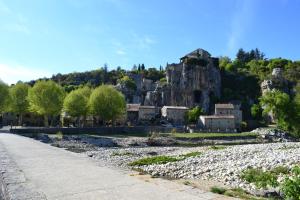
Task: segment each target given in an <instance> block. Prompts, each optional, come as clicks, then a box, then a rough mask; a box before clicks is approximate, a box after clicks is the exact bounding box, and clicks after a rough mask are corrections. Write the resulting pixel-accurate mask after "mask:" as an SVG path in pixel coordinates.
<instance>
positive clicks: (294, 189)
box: [281, 166, 300, 199]
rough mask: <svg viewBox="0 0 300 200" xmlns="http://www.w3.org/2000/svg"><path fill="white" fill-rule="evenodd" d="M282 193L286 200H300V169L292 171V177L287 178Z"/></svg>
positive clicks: (296, 168)
mask: <svg viewBox="0 0 300 200" xmlns="http://www.w3.org/2000/svg"><path fill="white" fill-rule="evenodd" d="M281 191H282V192H283V193H284V196H285V198H286V199H300V167H298V166H296V167H294V168H293V169H292V176H290V177H286V178H285V180H284V182H283V184H282V185H281Z"/></svg>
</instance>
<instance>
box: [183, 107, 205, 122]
mask: <svg viewBox="0 0 300 200" xmlns="http://www.w3.org/2000/svg"><path fill="white" fill-rule="evenodd" d="M203 113H204V112H203V109H202V108H201V107H199V106H196V107H195V108H193V109H191V110H189V111H188V112H187V113H186V120H187V121H188V122H189V123H197V121H198V119H199V116H200V115H202V114H203Z"/></svg>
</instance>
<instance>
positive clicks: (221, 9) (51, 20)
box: [0, 0, 300, 84]
mask: <svg viewBox="0 0 300 200" xmlns="http://www.w3.org/2000/svg"><path fill="white" fill-rule="evenodd" d="M299 11H300V0H206V1H204V0H151V1H150V0H26V1H24V0H0V78H1V79H2V80H3V81H5V82H7V83H9V84H11V83H14V82H16V81H18V80H23V81H28V80H31V79H35V78H39V77H49V76H51V75H52V74H56V73H68V72H74V71H78V72H80V71H87V70H92V69H96V68H99V67H101V66H103V64H104V63H107V64H108V67H109V69H113V68H116V67H117V66H122V67H123V68H125V69H131V68H132V66H133V64H135V63H136V64H138V63H145V65H146V67H159V65H162V66H165V65H166V63H167V62H169V63H173V62H178V60H179V58H180V56H182V55H184V54H186V53H188V52H190V51H192V50H194V49H196V48H203V49H206V50H208V51H209V52H210V53H211V54H212V55H213V56H225V55H227V56H230V57H232V58H234V56H235V54H236V52H237V50H238V49H239V48H240V47H243V48H244V49H246V50H249V49H252V48H256V47H257V48H259V49H260V50H262V51H263V52H264V53H265V54H266V55H267V57H268V58H272V57H285V58H289V59H292V60H300V58H299V55H300V12H299Z"/></svg>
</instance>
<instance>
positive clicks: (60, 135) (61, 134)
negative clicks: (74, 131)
mask: <svg viewBox="0 0 300 200" xmlns="http://www.w3.org/2000/svg"><path fill="white" fill-rule="evenodd" d="M63 137H64V134H63V133H62V132H61V131H58V132H57V133H56V138H57V139H59V140H62V139H63Z"/></svg>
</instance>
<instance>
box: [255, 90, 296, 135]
mask: <svg viewBox="0 0 300 200" xmlns="http://www.w3.org/2000/svg"><path fill="white" fill-rule="evenodd" d="M260 105H261V107H262V108H263V114H264V115H267V114H268V113H270V112H271V113H272V114H273V115H274V117H275V120H276V121H277V125H278V126H280V127H281V128H284V129H287V128H288V127H287V126H288V118H289V114H290V113H289V112H290V110H291V101H290V97H289V95H288V94H286V93H284V92H281V91H279V90H273V91H269V92H267V93H265V94H264V95H263V96H262V97H261V98H260Z"/></svg>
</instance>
